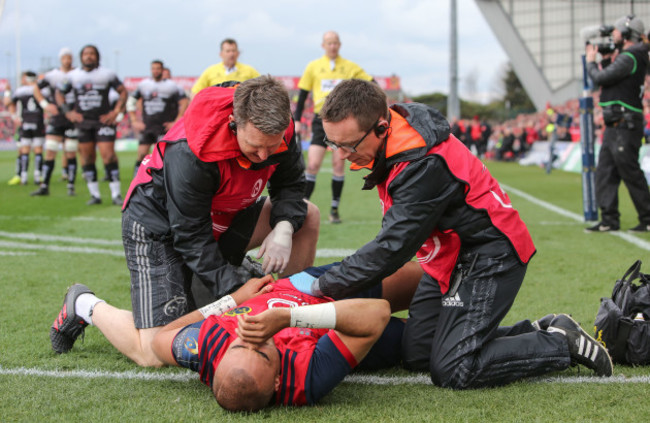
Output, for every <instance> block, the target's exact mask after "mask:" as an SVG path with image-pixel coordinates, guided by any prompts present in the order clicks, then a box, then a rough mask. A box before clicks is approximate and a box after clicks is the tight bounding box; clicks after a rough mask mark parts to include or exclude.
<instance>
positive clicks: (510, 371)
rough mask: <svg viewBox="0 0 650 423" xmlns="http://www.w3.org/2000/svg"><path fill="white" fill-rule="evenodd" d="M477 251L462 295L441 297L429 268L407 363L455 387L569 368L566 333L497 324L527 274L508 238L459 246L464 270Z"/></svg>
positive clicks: (412, 320)
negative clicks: (471, 245) (479, 244)
mask: <svg viewBox="0 0 650 423" xmlns="http://www.w3.org/2000/svg"><path fill="white" fill-rule="evenodd" d="M475 254H478V257H477V259H476V262H475V265H474V267H473V270H472V271H471V272H470V273H469V274H468V275H467V276H466V277H465V278H464V279H463V281H462V282H461V283H460V286H459V288H458V291H457V295H454V296H450V295H448V294H446V295H443V294H442V292H441V290H440V286H439V284H438V283H437V282H436V281H435V280H434V279H433V278H432V277H431V276H429V275H427V274H426V273H425V274H424V276H423V278H422V280H421V281H420V285H419V286H418V288H417V290H416V293H415V296H414V297H413V301H412V303H411V306H410V308H409V318H408V320H407V322H406V327H405V330H404V335H403V339H402V356H403V357H402V358H403V363H404V366H405V367H406V368H408V369H411V370H416V371H430V372H431V380H432V381H433V383H434V384H435V385H438V386H442V387H449V388H454V389H467V388H480V387H485V386H498V385H504V384H507V383H510V382H513V381H515V380H518V379H521V378H524V377H529V376H538V375H542V374H545V373H548V372H551V371H557V370H563V369H566V368H567V367H568V366H569V365H570V363H571V358H570V355H569V348H568V344H567V342H566V339H565V338H564V337H563V336H562V335H560V334H558V333H549V332H546V331H536V330H535V329H534V328H533V326H532V325H531V323H530V321H529V320H524V321H521V322H519V323H517V324H515V325H514V326H511V327H499V323H500V322H501V320H503V318H504V317H505V315H506V314H507V313H508V310H509V309H510V307H511V306H512V303H513V302H514V300H515V297H516V295H517V292H518V291H519V288H520V287H521V283H522V282H523V279H524V275H525V273H526V265H523V264H521V262H520V261H519V259H518V258H517V257H516V255H515V253H514V252H513V250H512V247H511V246H510V244H509V243H508V242H507V241H504V240H499V241H494V242H491V243H488V244H484V245H482V246H480V247H476V248H472V249H467V250H464V251H461V256H460V258H459V263H460V264H461V266H462V267H464V268H465V269H467V268H468V267H469V266H470V263H471V262H472V260H473V259H474V255H475Z"/></svg>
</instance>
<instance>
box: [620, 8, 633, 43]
mask: <svg viewBox="0 0 650 423" xmlns="http://www.w3.org/2000/svg"><path fill="white" fill-rule="evenodd" d="M634 18H635V16H634V14H631V15H627V16H626V18H625V29H623V30H622V31H621V36H622V37H623V39H624V40H629V39H630V38H632V29H630V22H631V21H632V19H634Z"/></svg>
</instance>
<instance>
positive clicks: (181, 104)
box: [164, 96, 190, 131]
mask: <svg viewBox="0 0 650 423" xmlns="http://www.w3.org/2000/svg"><path fill="white" fill-rule="evenodd" d="M188 104H190V100H189V99H188V98H187V97H185V96H183V97H180V98H179V99H178V114H177V115H176V118H175V119H174V120H173V121H171V122H165V123H164V126H165V129H166V130H168V131H169V130H170V129H171V128H172V126H174V124H175V123H176V122H177V121H178V119H180V118H182V117H183V115H184V114H185V110H187V106H188Z"/></svg>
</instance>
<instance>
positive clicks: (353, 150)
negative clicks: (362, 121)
mask: <svg viewBox="0 0 650 423" xmlns="http://www.w3.org/2000/svg"><path fill="white" fill-rule="evenodd" d="M378 123H379V119H377V121H376V122H375V123H374V124H373V125H372V126H371V127H370V129H368V130H367V131H366V133H365V134H363V136H362V137H361V139H359V141H357V142H356V143H355V144H354V145H353V146H350V145H341V144H337V143H335V142H334V141H330V140H328V139H327V135H325V138H324V139H323V142H324V143H325V145H327V146H328V147H329V148H331V149H332V150H335V151H336V150H338V149H339V148H340V149H341V150H345V151H347V152H348V153H356V152H357V147H358V146H359V144H361V142H362V141H363V140H365V139H366V137H367V136H368V135H370V133H371V132H372V131H373V130H374V129H375V128H376V127H377V124H378Z"/></svg>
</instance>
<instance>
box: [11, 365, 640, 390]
mask: <svg viewBox="0 0 650 423" xmlns="http://www.w3.org/2000/svg"><path fill="white" fill-rule="evenodd" d="M0 375H13V376H35V377H55V378H81V379H97V378H104V379H132V380H142V381H163V382H189V381H194V380H195V381H197V382H198V381H199V377H198V374H197V373H194V372H191V371H189V370H187V371H181V372H178V373H162V372H160V373H156V372H147V371H139V370H128V371H125V372H109V371H104V370H45V369H39V368H29V367H16V368H5V367H2V366H0ZM529 380H530V382H531V383H566V384H582V383H598V384H629V383H645V384H650V376H630V377H628V376H624V375H619V376H612V377H597V376H591V377H590V376H569V377H560V376H556V377H547V378H544V377H540V378H531V379H529ZM343 382H344V383H354V384H360V385H432V382H431V378H430V377H429V375H427V374H424V373H414V374H413V375H412V376H377V375H348V376H346V377H345V379H344V380H343Z"/></svg>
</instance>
